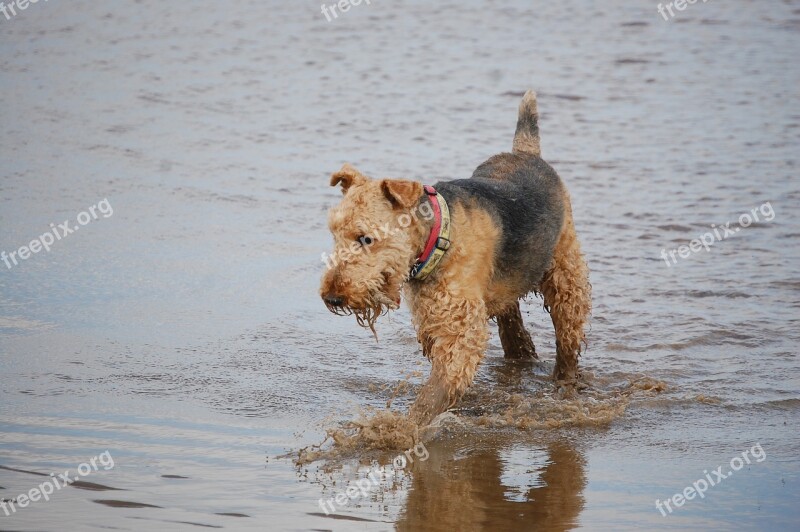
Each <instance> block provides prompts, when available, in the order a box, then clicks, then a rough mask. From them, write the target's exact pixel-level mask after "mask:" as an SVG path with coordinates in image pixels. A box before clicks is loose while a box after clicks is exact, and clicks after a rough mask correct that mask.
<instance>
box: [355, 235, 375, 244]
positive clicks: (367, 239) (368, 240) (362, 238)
mask: <svg viewBox="0 0 800 532" xmlns="http://www.w3.org/2000/svg"><path fill="white" fill-rule="evenodd" d="M356 240H358V241H359V242H361V245H362V246H371V245H372V242H374V240H372V237H371V236H366V235H361V236H360V237H358V238H356Z"/></svg>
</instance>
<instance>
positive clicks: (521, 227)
mask: <svg viewBox="0 0 800 532" xmlns="http://www.w3.org/2000/svg"><path fill="white" fill-rule="evenodd" d="M330 184H331V186H340V187H341V190H342V193H343V194H344V198H343V199H342V201H341V203H340V204H339V205H338V206H336V207H334V208H333V209H331V211H330V214H329V217H328V224H329V226H330V230H331V233H333V238H334V243H335V251H334V254H333V256H334V257H336V258H335V260H333V261H332V263H329V266H330V267H329V269H328V270H327V271H326V272H325V274H324V276H323V278H322V286H321V288H320V295H321V296H322V299H323V301H324V302H325V304H326V306H327V307H328V308H329V309H330V310H331V311H332V312H335V313H338V314H354V315H355V316H356V318H357V320H358V322H359V324H361V325H362V326H365V327H369V328H371V329H372V330H373V332H374V323H375V320H376V319H377V318H378V316H380V315H381V314H382V313H383V312H385V311H388V310H391V309H396V308H398V306H399V304H400V298H401V292H402V293H403V294H404V295H405V297H406V300H407V302H408V304H409V306H410V308H411V312H412V316H413V322H414V326H415V328H416V331H417V339H418V340H419V342H420V345H421V346H422V351H423V353H424V355H425V356H426V357H428V359H429V360H430V361H431V363H432V369H431V375H430V377H429V379H428V381H427V382H426V383H425V385H424V386H423V387H422V390H421V391H420V393H419V394H418V396H417V399H416V401H415V403H414V405H413V406H412V408H411V414H412V417H414V419H415V420H417V421H418V422H419V423H420V424H427V423H429V422H430V421H431V420H432V419H433V418H434V417H435V416H436V415H437V414H439V413H441V412H443V411H444V410H446V409H447V408H449V407H451V406H452V405H454V404H455V403H456V401H458V399H459V398H460V397H461V395H462V394H463V393H464V391H465V390H466V389H467V388H468V387H469V385H470V384H471V383H472V381H473V378H474V377H475V372H476V371H477V368H478V364H479V363H480V361H481V359H482V358H483V354H484V351H485V349H486V344H487V342H488V339H489V328H488V323H487V321H488V320H489V319H495V320H496V321H497V324H498V329H499V334H500V342H501V344H502V346H503V351H504V353H505V356H506V357H508V358H526V357H527V358H536V350H535V348H534V345H533V341H532V340H531V337H530V334H529V333H528V331H527V330H526V329H525V326H524V323H523V321H522V315H521V313H520V306H519V300H520V299H521V298H523V297H525V296H526V295H528V294H530V293H535V294H537V295H540V296H542V297H543V299H544V308H545V309H546V310H547V311H548V312H549V313H550V316H551V318H552V321H553V326H554V328H555V334H556V363H555V369H554V373H553V377H554V379H555V380H556V381H557V383H558V384H559V385H560V386H563V387H565V389H567V390H574V389H575V386H576V384H577V378H578V357H579V356H580V353H581V347H582V344H583V343H584V340H585V336H584V327H585V325H586V323H587V320H588V316H589V312H590V309H591V285H590V284H589V271H588V268H587V266H586V262H585V260H584V258H583V256H582V254H581V251H580V244H579V242H578V237H577V235H576V233H575V226H574V224H573V219H572V208H571V205H570V199H569V194H568V192H567V189H566V187H565V186H564V184H563V182H562V181H561V179H560V178H559V176H558V174H556V172H555V170H553V168H552V167H551V166H550V165H548V164H547V163H546V162H544V160H542V158H541V157H540V148H539V117H538V112H537V108H536V95H535V93H533V92H532V91H528V92H527V93H526V94H525V96H524V97H523V99H522V103H521V104H520V107H519V116H518V119H517V129H516V134H515V135H514V141H513V145H512V151H511V153H501V154H499V155H495V156H493V157H491V158H489V159H488V160H487V161H486V162H484V163H483V164H481V165H480V166H478V168H477V169H476V170H475V172H474V173H473V174H472V177H471V178H469V179H458V180H454V181H445V182H440V183H437V184H436V185H434V186H433V187H430V186H423V185H422V184H421V183H419V182H416V181H412V180H405V179H380V180H378V179H370V178H368V177H366V176H365V175H364V174H362V173H361V172H359V171H358V170H356V169H355V168H354V167H352V166H350V165H347V164H346V165H345V166H343V167H342V169H341V170H339V171H338V172H336V173H335V174H333V176H332V177H331V181H330ZM421 213H423V214H424V213H430V214H431V216H426V215H421Z"/></svg>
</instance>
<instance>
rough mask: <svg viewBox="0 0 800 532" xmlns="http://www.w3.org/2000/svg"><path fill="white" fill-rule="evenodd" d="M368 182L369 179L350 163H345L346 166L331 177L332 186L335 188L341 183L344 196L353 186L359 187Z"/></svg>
mask: <svg viewBox="0 0 800 532" xmlns="http://www.w3.org/2000/svg"><path fill="white" fill-rule="evenodd" d="M366 180H367V177H366V176H365V175H364V174H362V173H361V172H359V171H358V170H356V169H355V167H354V166H352V165H350V164H349V163H344V166H342V168H341V169H340V170H339V171H338V172H336V173H335V174H333V175H332V176H331V186H332V187H335V186H336V185H338V184H339V183H341V184H342V194H346V193H347V189H349V188H350V187H352V186H353V185H358V184H360V183H363V182H365V181H366Z"/></svg>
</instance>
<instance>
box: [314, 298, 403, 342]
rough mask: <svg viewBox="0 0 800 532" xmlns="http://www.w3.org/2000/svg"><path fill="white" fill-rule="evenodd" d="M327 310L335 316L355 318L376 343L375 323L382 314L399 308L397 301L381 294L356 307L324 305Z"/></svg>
mask: <svg viewBox="0 0 800 532" xmlns="http://www.w3.org/2000/svg"><path fill="white" fill-rule="evenodd" d="M325 306H326V307H328V310H330V311H331V312H333V313H334V314H336V315H337V316H350V315H353V316H355V317H356V323H358V324H359V325H360V326H361V327H364V328H365V329H369V330H370V331H372V335H373V336H374V337H375V341H378V333H377V332H376V331H375V322H376V321H378V318H379V317H381V316H382V315H384V314H388V313H389V311H390V310H395V309H397V308H398V307H399V301H393V300H392V299H391V298H390V297H389V296H387V295H386V294H382V293H377V294H374V295H372V296H370V297H368V298H366V299H365V300H364V302H363V303H362V304H360V305H358V306H357V307H352V306H348V307H334V306H333V305H329V304H328V303H325Z"/></svg>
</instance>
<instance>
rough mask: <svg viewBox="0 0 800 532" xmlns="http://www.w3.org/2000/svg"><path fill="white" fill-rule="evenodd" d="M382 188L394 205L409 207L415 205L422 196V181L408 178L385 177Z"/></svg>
mask: <svg viewBox="0 0 800 532" xmlns="http://www.w3.org/2000/svg"><path fill="white" fill-rule="evenodd" d="M381 190H382V191H383V195H384V196H386V199H388V200H389V201H390V202H391V203H392V205H393V206H394V207H402V208H404V209H408V208H409V207H413V206H414V205H416V204H417V202H418V201H419V198H420V196H422V192H423V188H422V183H418V182H417V181H410V180H408V179H384V180H383V181H381Z"/></svg>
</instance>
